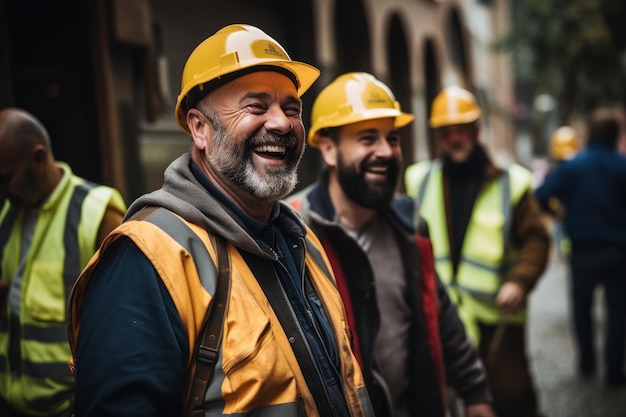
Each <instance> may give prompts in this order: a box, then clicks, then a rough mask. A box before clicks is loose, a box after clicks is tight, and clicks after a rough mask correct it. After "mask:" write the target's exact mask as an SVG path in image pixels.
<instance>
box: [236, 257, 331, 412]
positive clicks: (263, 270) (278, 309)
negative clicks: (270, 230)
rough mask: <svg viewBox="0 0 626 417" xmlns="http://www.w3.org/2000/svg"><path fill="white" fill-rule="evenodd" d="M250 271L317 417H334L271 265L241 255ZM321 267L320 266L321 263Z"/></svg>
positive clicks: (258, 259) (310, 355)
mask: <svg viewBox="0 0 626 417" xmlns="http://www.w3.org/2000/svg"><path fill="white" fill-rule="evenodd" d="M242 255H243V256H244V259H245V260H246V263H247V264H248V265H249V266H250V269H252V271H254V275H255V276H256V279H257V281H258V282H259V285H260V286H261V288H262V289H263V292H264V293H265V296H266V297H267V299H268V300H269V302H270V305H271V306H272V309H273V310H274V311H275V313H276V317H278V320H279V321H280V324H281V326H282V328H283V330H284V331H285V334H286V335H287V338H288V339H289V342H290V343H291V347H292V349H293V352H294V354H295V355H296V358H297V359H298V364H299V365H300V368H301V369H302V374H303V376H304V379H305V381H306V384H307V386H308V388H309V390H310V391H311V394H312V395H313V398H314V399H315V404H316V405H317V409H318V411H319V415H320V416H324V417H331V416H334V415H336V413H335V412H334V407H333V405H332V403H331V402H330V399H329V396H328V393H327V392H326V384H325V382H324V379H323V378H322V376H321V374H320V370H319V369H318V366H317V365H316V362H315V360H314V359H313V353H312V352H311V348H310V347H309V344H308V342H307V340H306V336H305V335H304V333H303V332H302V327H301V326H300V324H299V323H298V319H297V318H296V314H295V312H294V311H293V308H292V307H291V304H290V302H289V300H288V298H287V295H286V294H285V290H284V289H283V287H282V284H281V283H280V282H279V278H278V274H277V273H276V271H275V269H274V265H273V264H272V262H271V261H269V260H266V259H261V258H260V257H258V256H255V255H251V254H248V253H242ZM322 265H323V263H322Z"/></svg>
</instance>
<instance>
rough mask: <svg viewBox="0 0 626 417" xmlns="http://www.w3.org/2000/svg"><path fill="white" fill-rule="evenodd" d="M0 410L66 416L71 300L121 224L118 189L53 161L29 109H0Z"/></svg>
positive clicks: (12, 415) (10, 416)
mask: <svg viewBox="0 0 626 417" xmlns="http://www.w3.org/2000/svg"><path fill="white" fill-rule="evenodd" d="M3 199H4V204H1V203H0V278H2V280H1V281H0V292H1V293H0V415H1V416H3V417H17V416H19V417H23V416H41V417H49V416H67V415H70V414H71V412H72V398H73V395H74V378H73V377H72V374H71V373H70V370H69V368H68V366H67V361H68V359H69V358H70V348H69V345H68V343H67V324H66V310H67V305H66V300H67V298H68V297H69V293H70V290H71V288H72V285H73V284H74V281H75V280H76V278H77V277H78V275H79V274H80V271H81V270H82V268H83V267H84V266H85V265H86V264H87V262H88V261H89V259H90V258H91V256H92V255H93V254H94V252H95V251H96V249H97V247H98V245H99V244H100V242H101V241H102V240H103V239H104V237H105V236H106V235H107V234H108V233H109V232H110V231H111V230H113V229H114V228H115V227H116V226H117V225H119V224H120V223H121V222H122V217H123V215H124V212H125V210H126V205H125V203H124V201H123V199H122V196H121V195H120V193H119V192H118V191H117V190H115V189H113V188H111V187H107V186H103V185H98V184H94V183H90V182H87V181H86V180H85V179H83V178H80V177H78V176H76V175H74V174H73V172H72V169H71V168H70V166H69V165H68V164H65V163H62V162H58V161H55V160H54V158H53V155H52V150H51V148H50V141H49V138H48V133H47V131H46V129H45V128H44V126H43V125H42V124H41V123H40V122H39V121H38V120H37V119H36V118H35V117H34V116H33V115H31V114H30V113H27V112H25V111H23V110H21V109H16V108H8V109H5V110H3V111H2V112H0V201H1V200H3Z"/></svg>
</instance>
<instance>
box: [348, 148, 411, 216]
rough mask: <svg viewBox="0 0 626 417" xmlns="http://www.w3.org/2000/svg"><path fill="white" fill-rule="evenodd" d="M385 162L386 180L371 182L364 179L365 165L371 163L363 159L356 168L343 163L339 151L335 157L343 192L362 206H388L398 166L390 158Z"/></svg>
mask: <svg viewBox="0 0 626 417" xmlns="http://www.w3.org/2000/svg"><path fill="white" fill-rule="evenodd" d="M385 163H386V165H387V167H388V171H387V180H386V181H385V182H377V183H375V184H371V183H368V182H367V181H366V180H365V172H366V170H367V167H368V166H370V165H373V164H372V163H371V162H369V161H368V160H364V161H362V162H361V163H360V164H359V165H358V169H357V166H355V165H352V166H350V165H347V164H345V162H344V160H343V157H342V155H341V153H340V154H339V155H338V158H337V179H338V181H339V184H340V185H341V188H342V189H343V192H344V193H345V194H346V195H347V196H348V197H349V198H350V199H351V200H352V201H354V202H355V203H357V204H358V205H360V206H363V207H367V208H371V209H377V210H378V209H382V208H385V207H389V204H390V203H391V200H392V199H393V196H394V193H395V188H396V184H397V182H398V174H399V172H400V167H399V165H398V163H397V161H395V160H392V159H391V160H388V161H386V162H385ZM379 164H380V163H379Z"/></svg>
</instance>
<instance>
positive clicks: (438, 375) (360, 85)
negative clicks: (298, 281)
mask: <svg viewBox="0 0 626 417" xmlns="http://www.w3.org/2000/svg"><path fill="white" fill-rule="evenodd" d="M412 121H413V115H412V114H410V113H406V112H403V111H402V110H401V108H400V104H399V103H398V101H397V100H396V98H395V96H394V94H393V92H392V91H391V90H390V89H389V87H387V85H385V84H384V83H383V82H382V81H380V80H379V79H377V78H376V77H374V76H373V75H372V74H369V73H366V72H349V73H346V74H342V75H340V76H339V77H337V78H336V79H335V80H334V81H333V82H331V83H330V84H329V85H327V86H326V87H324V89H323V90H322V91H321V92H320V94H319V95H318V96H317V98H316V99H315V102H314V103H313V108H312V111H311V129H310V130H309V136H308V143H309V146H311V147H313V148H317V149H319V150H320V152H321V154H322V157H323V159H324V163H325V169H324V170H323V171H322V173H321V174H320V177H319V180H318V181H316V182H315V183H313V184H311V185H310V186H308V187H306V188H305V189H303V190H301V191H300V192H298V193H295V194H293V195H292V196H290V197H289V198H288V199H287V201H289V202H290V204H291V205H292V206H293V207H295V208H296V209H297V210H298V211H299V213H300V214H301V215H302V217H303V218H304V220H305V221H306V222H307V224H308V225H309V226H310V227H311V228H312V229H313V230H314V231H315V233H316V234H317V235H318V236H319V238H320V240H321V241H322V244H323V245H324V249H325V250H326V252H327V253H328V256H329V259H330V261H331V264H332V266H333V271H334V273H335V277H336V280H337V286H338V288H339V290H340V293H341V297H342V299H343V302H344V304H345V306H346V311H347V312H348V320H349V322H350V324H351V325H350V328H351V329H353V332H352V333H353V337H354V343H353V344H354V351H355V354H356V355H357V358H359V362H360V364H361V367H362V369H363V374H364V376H365V381H366V384H367V388H368V391H369V394H370V398H371V399H372V404H373V406H374V410H375V412H376V415H377V416H386V417H394V416H395V417H418V416H420V417H421V416H428V417H443V416H446V415H449V413H448V410H447V409H446V407H445V404H444V403H445V402H446V401H445V400H448V398H450V402H449V404H452V405H453V407H451V408H452V409H454V410H456V409H457V408H458V406H457V404H456V401H452V398H453V397H454V396H453V395H450V396H447V395H446V394H447V393H448V392H449V393H453V392H454V393H457V394H458V396H459V397H460V398H461V399H462V401H463V405H464V406H465V407H464V411H465V413H464V414H463V415H465V416H467V417H494V416H495V414H494V412H493V409H492V408H491V405H490V401H491V394H490V392H489V389H488V387H487V377H486V373H485V370H484V367H483V364H482V361H481V360H480V358H479V354H478V350H477V349H476V347H475V346H474V345H473V343H472V341H471V340H470V338H469V337H468V336H467V333H466V332H465V328H464V326H463V323H462V322H461V321H460V320H459V317H458V314H457V311H456V308H455V306H454V304H452V303H451V302H450V298H449V297H448V294H447V292H446V289H445V287H444V286H443V284H442V283H441V280H439V279H437V276H436V273H435V269H434V261H433V254H432V248H431V244H430V241H428V239H426V238H425V237H424V236H423V235H422V233H421V230H419V231H418V230H416V229H415V227H414V225H415V223H418V224H419V226H420V229H423V228H424V227H426V224H425V223H424V222H423V221H421V220H420V221H419V222H416V221H415V220H414V217H413V216H414V214H415V210H414V207H413V200H412V199H411V198H409V197H407V196H406V195H400V194H399V193H396V189H397V183H398V180H399V179H400V178H401V174H402V170H401V169H400V167H401V166H402V150H401V145H402V140H401V139H402V138H401V135H400V130H399V129H400V128H402V127H404V126H407V125H408V124H409V123H411V122H412ZM444 383H445V385H448V386H449V387H452V388H454V390H445V389H444V388H446V387H445V386H444ZM454 415H457V414H454Z"/></svg>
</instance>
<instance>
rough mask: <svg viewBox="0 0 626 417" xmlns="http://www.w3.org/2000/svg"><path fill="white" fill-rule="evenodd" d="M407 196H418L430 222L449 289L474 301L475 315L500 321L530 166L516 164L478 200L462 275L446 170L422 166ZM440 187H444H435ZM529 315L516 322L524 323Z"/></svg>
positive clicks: (465, 246) (412, 173) (410, 180)
mask: <svg viewBox="0 0 626 417" xmlns="http://www.w3.org/2000/svg"><path fill="white" fill-rule="evenodd" d="M406 180H407V192H409V193H411V194H412V196H414V197H416V199H417V200H418V201H417V204H418V205H419V214H420V215H421V216H422V217H423V218H424V219H425V220H426V221H427V222H428V224H429V230H430V232H431V239H432V241H433V247H434V250H435V260H436V265H437V272H438V274H439V275H440V277H441V279H442V281H443V282H444V283H445V284H446V285H448V286H449V290H450V291H449V292H450V293H451V298H452V300H453V301H454V302H456V303H458V302H459V297H460V296H461V295H462V294H463V293H465V294H467V295H470V296H471V297H465V298H464V299H467V298H471V302H473V304H475V305H473V306H472V310H473V311H472V314H473V315H475V316H477V317H480V318H481V319H483V320H485V321H488V322H494V321H497V320H498V319H499V317H500V309H499V308H497V307H496V306H495V305H494V299H495V296H496V294H497V291H498V289H499V288H500V285H501V284H502V281H503V280H506V277H507V274H508V271H509V270H510V267H511V259H512V258H513V256H514V248H511V247H510V243H509V242H510V239H509V236H510V231H511V223H512V213H513V206H514V205H515V204H517V202H518V201H519V199H520V198H521V196H522V195H523V193H524V192H525V191H526V190H527V189H528V187H529V186H530V175H529V173H527V171H526V170H525V168H523V167H520V166H518V165H513V166H511V167H510V169H508V170H505V171H504V172H503V173H502V175H501V176H500V177H499V179H498V180H497V181H493V182H491V183H490V184H488V185H487V186H486V188H485V189H484V190H483V191H482V192H481V194H480V195H479V196H478V197H477V200H476V202H475V205H474V210H473V212H472V216H471V219H470V222H469V224H468V227H467V231H466V235H465V240H464V242H463V248H462V251H461V257H460V260H459V264H458V266H457V272H456V274H454V273H453V265H452V261H451V255H450V248H449V241H448V231H447V221H446V212H445V207H444V197H443V178H442V167H441V164H439V163H432V164H431V163H428V162H422V163H418V164H416V166H414V167H412V168H411V170H410V172H407V177H406ZM430 184H437V185H438V186H429V185H430ZM523 317H524V312H522V313H521V314H520V315H519V317H516V318H513V320H523Z"/></svg>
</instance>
